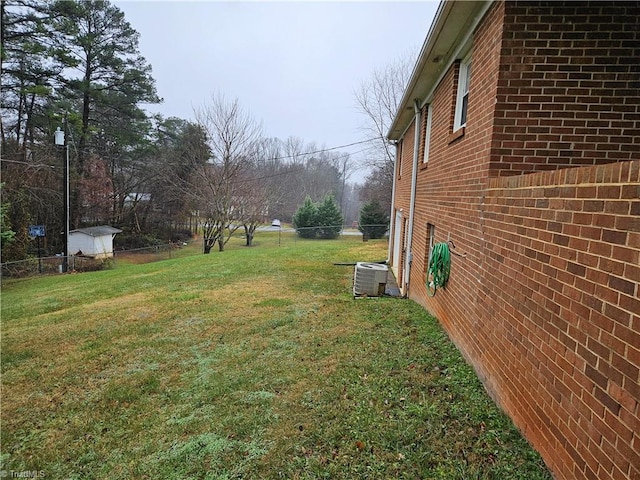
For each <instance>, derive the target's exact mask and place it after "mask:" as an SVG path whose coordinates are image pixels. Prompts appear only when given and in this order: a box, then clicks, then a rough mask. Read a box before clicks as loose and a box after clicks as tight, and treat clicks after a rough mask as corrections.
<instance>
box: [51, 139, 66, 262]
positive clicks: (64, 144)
mask: <svg viewBox="0 0 640 480" xmlns="http://www.w3.org/2000/svg"><path fill="white" fill-rule="evenodd" d="M54 138H55V144H56V145H58V146H61V147H63V150H62V153H63V157H62V164H63V165H64V175H63V176H64V180H63V182H64V195H63V200H64V206H63V217H62V218H63V222H62V223H63V225H64V237H63V239H62V272H63V273H65V272H66V271H67V267H68V263H67V261H68V256H69V245H68V242H69V146H68V145H67V144H66V143H65V141H64V132H63V131H62V130H60V127H58V128H56V132H55V137H54Z"/></svg>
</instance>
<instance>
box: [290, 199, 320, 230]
mask: <svg viewBox="0 0 640 480" xmlns="http://www.w3.org/2000/svg"><path fill="white" fill-rule="evenodd" d="M317 216H318V207H317V206H316V204H315V203H313V202H312V201H311V197H307V198H306V199H305V200H304V203H303V204H302V205H301V206H300V207H298V210H296V213H295V214H294V215H293V226H294V227H295V229H296V233H297V234H298V236H299V237H301V238H315V236H316V228H315V227H316V226H317V223H316V222H317Z"/></svg>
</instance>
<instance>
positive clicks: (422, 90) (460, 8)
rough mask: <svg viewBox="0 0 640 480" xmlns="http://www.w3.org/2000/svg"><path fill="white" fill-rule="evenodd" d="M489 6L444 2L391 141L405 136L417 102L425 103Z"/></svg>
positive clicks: (462, 2)
mask: <svg viewBox="0 0 640 480" xmlns="http://www.w3.org/2000/svg"><path fill="white" fill-rule="evenodd" d="M487 3H490V0H489V1H488V0H483V1H473V2H470V1H455V0H448V1H447V0H443V1H442V2H440V5H439V6H438V10H437V12H436V15H435V17H434V20H433V23H432V24H431V28H430V29H429V33H428V34H427V37H426V39H425V41H424V44H423V45H422V49H421V50H420V55H419V56H418V60H417V62H416V65H415V67H414V69H413V73H412V74H411V78H410V80H409V83H408V85H407V88H406V89H405V91H404V94H403V96H402V100H401V101H400V104H399V106H398V111H397V113H396V116H395V118H394V119H393V122H392V123H391V127H390V128H389V132H388V133H387V138H388V139H389V140H399V139H400V138H401V137H402V135H403V133H404V132H405V130H406V129H407V127H408V126H409V124H410V123H411V121H412V119H413V115H414V102H415V100H416V99H418V100H420V101H422V100H424V98H425V97H426V95H428V94H429V92H430V91H431V90H432V88H433V86H434V85H435V82H437V81H438V79H439V78H440V76H441V75H442V73H443V70H444V69H445V68H447V67H448V66H449V64H450V63H451V60H452V59H451V56H452V55H454V54H455V53H456V52H457V50H458V46H459V45H460V43H461V42H462V41H463V40H464V39H465V38H466V37H467V34H468V32H469V29H470V28H474V27H475V24H476V17H477V15H478V14H479V13H480V12H481V11H482V10H483V7H484V6H486V4H487Z"/></svg>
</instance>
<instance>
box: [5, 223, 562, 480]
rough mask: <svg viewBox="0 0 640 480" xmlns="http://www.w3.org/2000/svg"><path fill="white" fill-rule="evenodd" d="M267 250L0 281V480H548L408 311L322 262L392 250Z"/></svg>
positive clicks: (346, 270)
mask: <svg viewBox="0 0 640 480" xmlns="http://www.w3.org/2000/svg"><path fill="white" fill-rule="evenodd" d="M262 235H263V236H262V237H261V236H258V237H257V238H256V243H257V245H258V246H256V247H254V248H244V247H241V246H240V245H239V240H238V241H237V242H236V243H235V244H233V243H232V244H230V245H229V248H228V250H227V251H226V252H223V253H218V252H213V253H211V254H210V255H193V256H183V255H181V256H180V257H179V258H173V259H171V260H166V261H162V262H156V263H148V264H143V265H134V264H127V263H126V262H121V261H118V262H117V266H116V268H114V269H112V270H106V271H100V272H93V273H85V274H75V275H64V276H50V277H41V278H35V279H29V280H14V281H7V282H5V283H4V285H3V291H2V345H1V346H2V352H1V355H2V466H1V469H2V470H7V471H14V472H22V471H27V470H30V471H34V470H36V471H43V472H44V473H45V474H46V475H47V476H46V478H56V479H57V478H65V479H67V478H68V479H93V478H95V479H99V478H109V479H130V478H148V479H156V478H163V479H188V478H189V479H191V478H193V479H239V478H243V479H254V478H286V479H316V478H333V479H335V478H344V479H348V478H353V479H361V478H372V479H381V478H411V479H414V478H429V479H450V478H453V479H520V478H521V479H527V480H532V479H549V478H551V477H550V475H549V473H548V472H547V470H546V469H545V467H544V464H543V463H542V461H541V460H540V458H539V456H538V455H537V454H536V453H535V452H534V451H533V450H531V448H530V447H529V446H528V445H527V443H526V442H525V441H524V440H523V439H522V438H521V436H520V435H519V433H518V432H517V430H516V429H515V428H514V426H513V425H512V423H511V422H510V421H509V419H508V418H506V417H505V416H504V415H503V414H502V413H501V412H500V411H499V410H498V409H497V407H496V406H495V405H494V404H493V403H492V402H491V400H490V399H489V397H488V396H487V395H486V393H485V392H484V390H483V388H482V386H481V384H480V383H479V381H478V379H477V378H476V376H475V375H474V373H473V371H472V369H471V368H470V367H469V366H468V365H466V364H465V362H464V361H463V359H462V357H461V355H460V354H459V353H458V352H457V351H456V349H455V347H454V346H453V345H452V343H451V342H449V340H448V339H447V337H446V335H445V334H444V333H443V331H442V329H441V328H440V327H439V325H438V323H437V322H436V321H435V320H434V319H433V318H431V317H429V315H427V314H426V312H425V311H424V310H423V309H422V308H420V307H419V306H418V305H417V304H415V303H413V302H411V301H408V300H401V299H391V298H379V299H363V300H354V299H353V298H352V295H351V282H352V274H353V268H352V267H344V266H334V265H333V263H334V262H350V261H354V262H355V261H361V260H369V261H375V260H380V259H384V258H385V257H386V243H384V242H380V241H370V242H367V243H363V242H362V241H359V240H358V238H357V237H356V238H354V239H351V240H349V239H347V240H341V241H297V242H288V243H286V244H284V245H282V246H280V247H278V245H277V243H276V242H275V241H274V240H273V237H268V236H267V234H262ZM261 238H262V239H264V240H262V241H261ZM234 242H235V240H234ZM194 249H197V247H194Z"/></svg>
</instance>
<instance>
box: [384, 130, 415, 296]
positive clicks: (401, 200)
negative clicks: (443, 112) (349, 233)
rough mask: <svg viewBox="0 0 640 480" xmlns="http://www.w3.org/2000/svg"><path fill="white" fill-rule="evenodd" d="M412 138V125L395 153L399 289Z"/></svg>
mask: <svg viewBox="0 0 640 480" xmlns="http://www.w3.org/2000/svg"><path fill="white" fill-rule="evenodd" d="M414 138H415V128H414V124H413V123H412V124H411V125H410V126H409V128H408V130H407V132H406V133H405V136H404V138H403V141H402V142H401V144H400V145H399V147H398V149H397V151H396V165H395V168H396V185H395V201H394V209H395V211H396V212H397V211H399V210H402V217H403V222H402V223H401V232H400V241H401V243H402V245H401V247H400V248H401V252H400V261H399V262H398V265H396V266H395V267H396V269H397V276H398V285H399V286H400V288H401V289H402V288H403V285H402V282H401V278H402V277H403V276H404V271H403V265H404V262H405V254H406V252H405V251H404V250H405V245H404V240H405V232H406V229H405V226H406V223H407V219H408V218H409V209H410V204H411V172H412V170H413V151H414ZM391 226H392V229H395V228H396V227H395V215H392V216H391ZM394 234H395V232H394V230H392V231H391V232H390V236H391V238H393V235H394Z"/></svg>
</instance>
